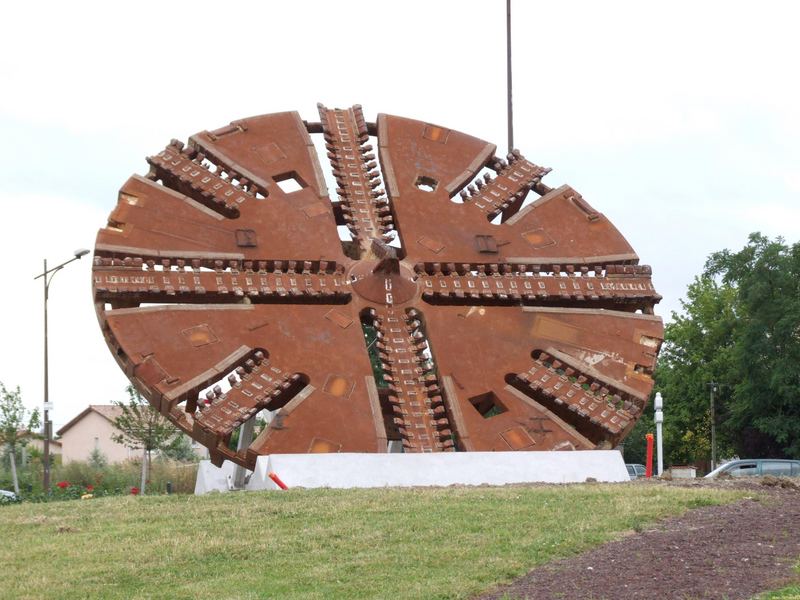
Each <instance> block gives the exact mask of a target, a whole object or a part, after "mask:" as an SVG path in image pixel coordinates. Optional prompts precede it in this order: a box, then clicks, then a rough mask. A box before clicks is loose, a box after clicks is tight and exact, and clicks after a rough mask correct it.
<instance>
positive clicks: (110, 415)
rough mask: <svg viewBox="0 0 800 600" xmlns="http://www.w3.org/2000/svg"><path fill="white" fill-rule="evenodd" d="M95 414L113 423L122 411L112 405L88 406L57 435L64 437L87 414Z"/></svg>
mask: <svg viewBox="0 0 800 600" xmlns="http://www.w3.org/2000/svg"><path fill="white" fill-rule="evenodd" d="M91 412H96V413H97V414H98V415H100V416H101V417H103V418H105V419H107V420H108V421H112V422H113V421H114V419H116V418H117V417H118V416H120V415H121V414H122V409H121V408H120V407H119V406H115V405H113V404H90V405H89V406H87V407H86V408H84V409H83V410H82V411H81V412H79V413H78V414H77V415H76V416H75V417H73V418H72V420H71V421H70V422H69V423H67V424H66V425H64V426H63V427H62V428H61V429H59V430H58V431H56V434H57V435H64V433H65V432H66V431H67V430H68V429H70V428H71V427H72V426H73V425H75V424H76V423H78V421H80V420H81V419H83V418H84V417H86V416H87V415H88V414H89V413H91Z"/></svg>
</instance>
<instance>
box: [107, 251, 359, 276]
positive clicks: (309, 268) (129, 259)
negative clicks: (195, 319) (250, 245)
mask: <svg viewBox="0 0 800 600" xmlns="http://www.w3.org/2000/svg"><path fill="white" fill-rule="evenodd" d="M94 266H95V267H118V268H119V267H121V268H130V269H145V270H148V271H183V270H185V269H191V270H193V271H199V270H200V269H210V270H213V271H218V272H221V271H230V272H233V273H238V272H243V273H261V274H265V273H286V274H288V275H295V274H297V275H314V274H317V275H326V274H337V275H341V274H343V273H344V265H341V264H339V263H337V262H336V261H328V260H315V261H310V260H237V259H215V258H203V259H200V258H192V259H183V258H159V259H158V260H156V259H153V258H142V257H139V256H126V257H124V258H117V257H108V256H95V257H94Z"/></svg>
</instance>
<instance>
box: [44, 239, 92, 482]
mask: <svg viewBox="0 0 800 600" xmlns="http://www.w3.org/2000/svg"><path fill="white" fill-rule="evenodd" d="M87 254H89V250H86V249H85V248H80V249H78V250H75V252H73V257H72V258H70V259H69V260H67V261H64V262H63V263H61V264H60V265H58V266H55V267H53V268H51V269H48V268H47V259H46V258H45V259H44V270H43V271H42V272H41V273H39V274H38V275H37V276H36V277H34V279H39V278H40V277H41V278H42V283H43V284H44V458H43V463H44V465H43V466H44V482H43V487H44V493H45V494H46V493H48V492H49V491H50V438H51V437H52V435H53V431H52V430H53V423H52V422H51V421H50V419H49V413H50V411H51V410H53V404H52V403H51V402H50V394H49V382H48V370H47V296H48V290H49V289H50V282H51V281H52V280H53V277H54V276H55V274H56V273H57V272H58V271H60V270H61V269H63V268H64V267H65V266H67V265H68V264H69V263H71V262H72V261H75V260H78V259H80V258H81V257H82V256H86V255H87Z"/></svg>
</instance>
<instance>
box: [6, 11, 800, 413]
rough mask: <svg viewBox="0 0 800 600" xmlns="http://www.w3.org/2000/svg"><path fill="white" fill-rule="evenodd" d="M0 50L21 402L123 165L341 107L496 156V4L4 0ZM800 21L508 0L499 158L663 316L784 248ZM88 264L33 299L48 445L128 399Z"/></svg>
mask: <svg viewBox="0 0 800 600" xmlns="http://www.w3.org/2000/svg"><path fill="white" fill-rule="evenodd" d="M3 22H4V27H3V34H2V36H0V203H2V204H1V205H2V208H3V212H2V216H0V249H1V250H2V256H3V257H4V271H5V273H6V275H5V277H6V279H5V281H6V283H5V285H4V289H3V293H2V294H0V326H1V327H0V335H2V338H0V339H1V340H2V342H0V381H3V382H4V383H5V384H6V385H7V386H11V387H13V386H16V385H19V386H20V387H21V388H22V391H23V396H24V398H25V401H26V403H27V404H28V405H29V406H31V407H32V406H38V405H41V401H42V316H41V312H42V290H41V280H39V281H37V282H34V281H33V276H34V275H36V274H37V273H39V272H40V270H41V265H42V259H43V258H47V259H48V261H49V262H50V264H51V265H53V264H57V263H58V262H61V261H63V260H66V259H67V258H69V257H70V256H71V255H72V251H73V250H74V249H75V248H78V247H86V248H92V247H93V245H94V236H95V234H96V231H97V229H98V228H99V227H100V226H102V225H103V224H104V223H105V218H106V216H107V214H108V213H109V212H110V211H111V209H112V208H113V207H114V204H115V202H116V192H117V190H118V188H119V187H120V186H121V184H122V183H123V182H124V181H125V179H126V178H127V177H128V176H129V175H130V174H131V173H133V172H139V173H143V172H145V171H146V165H145V162H144V157H145V156H146V155H147V154H151V153H153V152H155V151H157V150H159V149H161V148H163V146H164V144H165V143H167V142H168V141H169V140H170V139H171V138H173V137H175V138H181V139H185V138H186V137H188V136H189V135H190V134H192V133H194V132H196V131H200V130H203V129H213V128H216V127H219V126H222V125H225V124H227V123H228V122H230V121H231V120H233V119H236V118H241V117H247V116H251V115H255V114H262V113H268V112H276V111H281V110H291V109H296V110H299V111H300V113H301V115H303V116H304V118H307V119H311V120H316V118H317V113H316V103H317V102H318V101H321V102H324V103H325V104H326V105H328V106H349V105H351V104H354V103H360V104H362V105H363V106H364V110H365V114H366V116H367V118H368V119H369V120H373V119H374V117H375V114H376V113H378V112H388V113H394V114H399V115H403V116H408V117H413V118H418V119H422V120H426V121H430V122H434V123H439V124H442V125H445V126H447V127H451V128H454V129H458V130H461V131H464V132H466V133H470V134H472V135H476V136H478V137H482V138H484V139H487V140H490V141H493V142H495V143H496V144H498V146H499V147H501V148H503V147H505V143H506V141H505V135H506V123H505V2H504V1H503V0H488V1H487V0H483V1H481V2H478V1H466V0H451V1H438V2H434V1H432V0H426V1H419V0H405V1H404V2H391V3H390V2H377V1H374V0H373V1H368V0H363V1H355V0H353V1H341V0H339V1H313V2H312V1H308V2H301V1H299V0H296V1H295V2H291V3H290V2H252V3H248V2H234V1H229V2H225V3H219V2H214V3H210V2H197V1H194V2H136V3H125V5H123V4H121V3H113V2H98V3H66V2H53V3H45V2H35V1H32V2H24V3H23V2H14V3H10V4H8V5H7V6H5V7H4V10H3ZM798 22H800V5H798V4H797V3H793V2H785V3H781V2H768V3H766V2H765V3H757V4H756V3H752V2H748V3H744V2H730V1H727V2H703V3H698V2H683V1H678V2H675V1H673V2H669V3H650V2H639V1H637V2H614V1H608V2H531V1H522V0H514V30H513V41H514V107H515V142H516V146H517V147H519V148H520V149H521V150H522V152H523V153H524V154H525V155H526V157H528V158H529V159H531V160H533V161H534V162H537V163H539V164H543V165H545V166H549V167H552V168H553V173H552V174H551V175H549V176H548V177H547V179H546V180H545V181H546V182H547V183H548V184H549V185H551V186H554V187H555V186H557V185H560V184H562V183H570V184H571V185H572V186H573V187H575V188H576V189H577V190H578V191H580V192H581V193H582V194H583V196H584V197H585V198H586V199H587V200H588V201H589V202H590V203H591V204H592V205H594V207H595V208H597V209H598V210H600V211H602V212H604V213H605V214H606V215H607V216H608V217H609V218H610V219H611V220H612V221H613V222H614V223H615V224H616V226H617V227H618V228H619V229H620V230H621V231H622V233H623V235H625V236H626V237H627V238H628V240H629V241H630V242H631V244H632V245H633V247H634V248H635V250H636V251H637V252H638V254H639V255H640V257H641V258H642V262H643V263H647V264H651V265H653V269H654V272H655V276H654V279H655V283H656V286H657V289H658V290H659V292H660V293H661V294H662V295H663V296H664V301H663V302H662V304H661V307H660V310H658V312H659V313H660V314H661V315H662V316H664V317H665V318H668V317H669V314H670V312H671V311H672V310H676V309H677V308H678V307H679V303H678V300H679V298H680V297H682V296H683V295H684V292H685V289H686V285H687V284H688V283H689V282H690V281H691V280H692V278H693V277H694V275H696V274H697V273H699V272H700V270H701V269H702V266H703V263H704V261H705V258H706V256H707V255H708V254H709V253H710V252H713V251H715V250H719V249H722V248H725V247H728V248H732V249H738V248H740V247H742V246H743V245H744V243H745V242H746V237H747V234H748V233H750V232H751V231H757V230H758V231H761V232H762V233H765V234H768V235H770V236H777V235H782V236H784V237H785V238H787V240H788V241H790V242H795V241H797V240H798V239H800V199H799V198H800V170H798V165H800V144H798V140H799V139H800V90H799V89H798V83H797V80H798V76H797V73H798V68H797V59H798V56H800V36H798V35H797V32H796V28H797V23H798ZM90 288H91V284H90V259H89V258H88V257H87V258H85V259H83V261H81V262H78V263H73V264H71V265H69V266H68V267H67V268H66V269H65V270H64V271H63V272H62V273H59V274H58V276H57V277H56V278H55V280H54V282H53V285H52V287H51V296H50V303H49V309H50V367H51V374H50V395H51V399H52V400H53V401H54V402H55V407H56V408H55V415H54V420H55V422H56V426H58V425H60V424H63V423H65V422H66V421H67V420H68V419H70V418H71V417H72V416H74V415H75V414H76V413H77V412H79V411H80V410H81V409H82V408H83V407H85V406H86V405H87V404H89V403H93V404H98V403H107V402H109V401H110V400H112V399H114V398H123V397H124V392H123V388H124V386H125V385H126V382H127V380H126V379H125V378H124V376H123V375H122V374H121V372H120V371H119V369H118V368H117V366H116V363H114V362H113V360H112V359H111V356H110V353H109V352H108V350H107V349H106V347H105V344H104V342H103V340H102V338H101V335H100V331H99V327H98V326H97V323H96V319H95V317H94V313H93V307H92V302H91V291H90Z"/></svg>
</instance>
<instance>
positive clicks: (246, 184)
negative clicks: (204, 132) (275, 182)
mask: <svg viewBox="0 0 800 600" xmlns="http://www.w3.org/2000/svg"><path fill="white" fill-rule="evenodd" d="M168 147H169V148H173V149H174V150H175V151H176V152H180V153H181V154H182V155H183V156H185V157H186V158H188V159H189V160H191V161H192V162H193V163H194V164H196V165H198V166H200V167H203V168H204V169H206V170H208V171H211V170H212V169H211V168H210V167H211V166H213V167H214V170H213V173H214V175H216V176H217V177H219V178H220V179H222V180H223V181H227V182H228V183H230V184H231V185H232V186H234V187H235V188H238V189H240V190H242V191H243V192H245V193H246V194H249V195H250V196H254V197H255V196H260V197H261V198H264V197H266V196H268V195H269V190H266V189H264V188H263V187H261V186H259V185H257V184H256V183H254V182H252V181H250V180H249V179H248V178H247V177H245V176H244V175H242V174H241V173H239V172H237V171H236V169H234V168H232V167H230V166H228V165H225V164H223V163H221V162H219V161H215V160H214V159H213V158H212V157H210V156H208V155H207V154H206V153H205V152H203V151H202V149H200V148H198V147H196V146H194V145H193V144H192V143H191V142H189V145H188V146H187V145H185V144H184V143H183V142H181V141H180V140H176V139H172V140H170V142H169V146H168Z"/></svg>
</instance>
